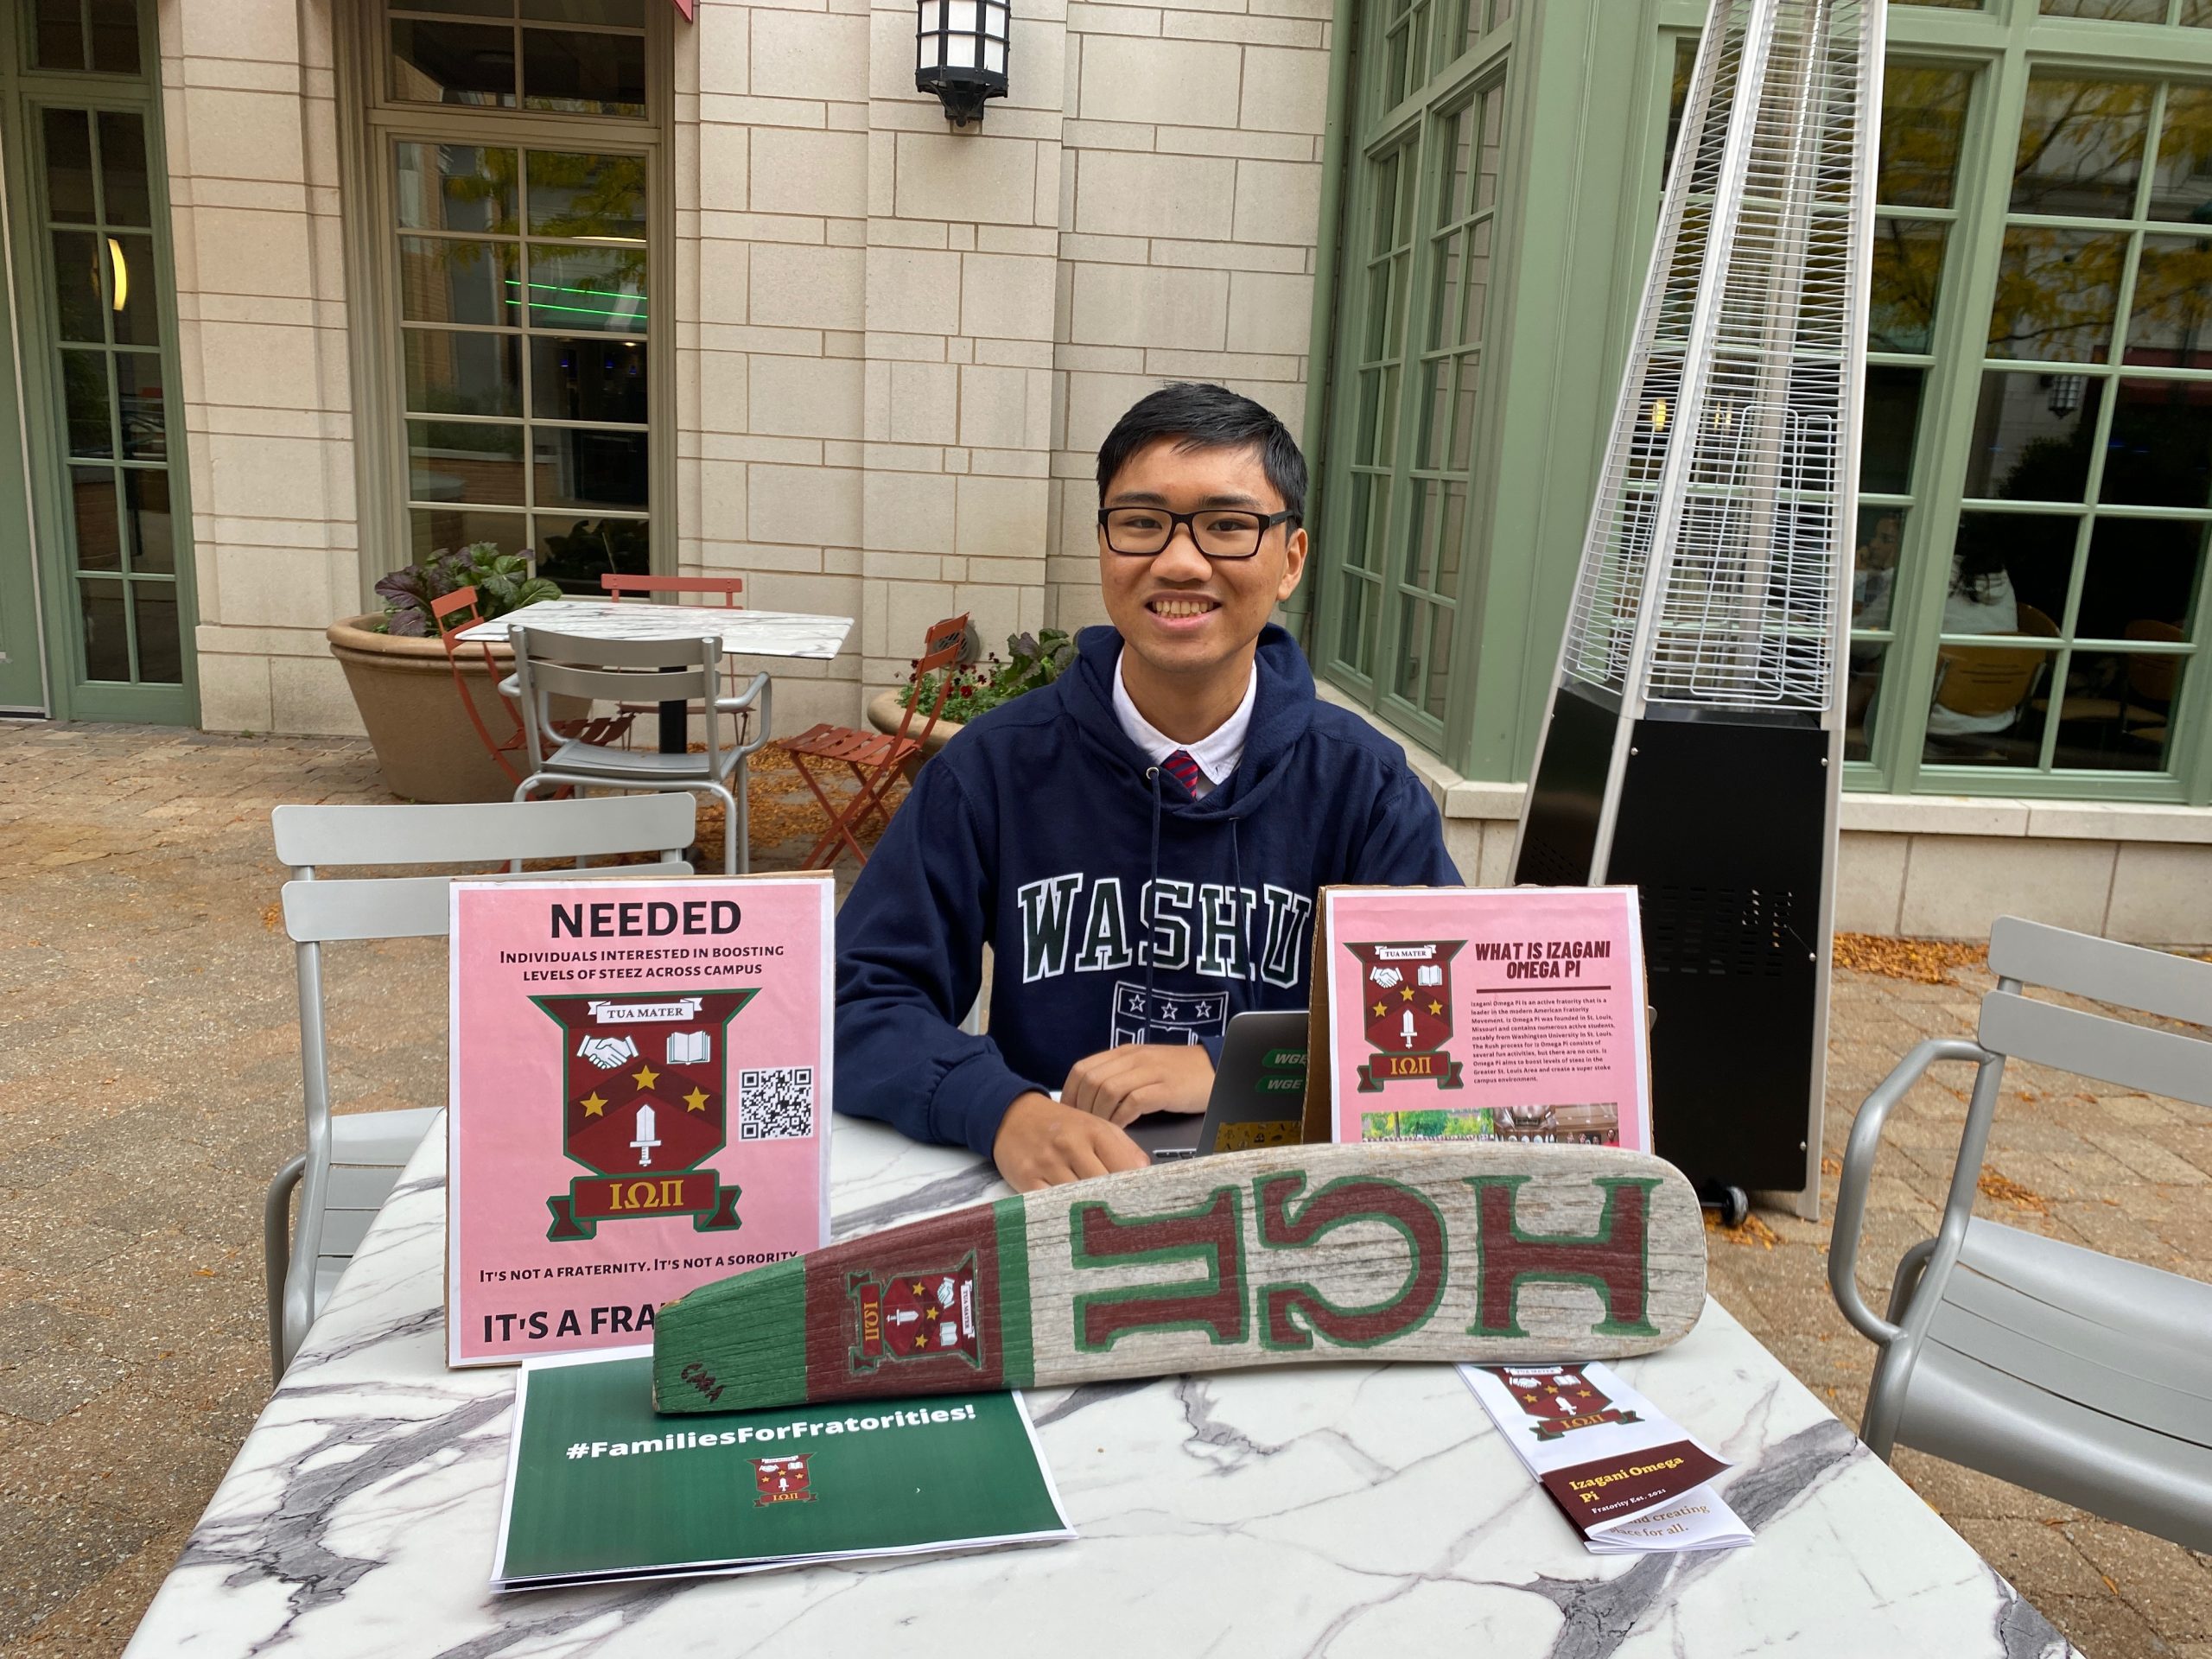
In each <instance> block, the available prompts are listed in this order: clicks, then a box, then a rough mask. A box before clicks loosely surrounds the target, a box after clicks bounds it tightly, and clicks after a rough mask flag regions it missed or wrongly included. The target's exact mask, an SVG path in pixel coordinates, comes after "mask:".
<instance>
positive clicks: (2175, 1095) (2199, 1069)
mask: <svg viewBox="0 0 2212 1659" xmlns="http://www.w3.org/2000/svg"><path fill="white" fill-rule="evenodd" d="M1989 968H1990V971H1991V972H1992V973H1993V974H1995V975H1996V976H1997V980H1998V986H1997V988H1996V989H1995V990H1993V991H1992V992H1990V993H1989V995H1986V996H1985V997H1984V998H1982V1001H1981V1028H1980V1033H1979V1034H1980V1042H1981V1046H1983V1047H1984V1048H1986V1049H1987V1050H1989V1051H1990V1052H1992V1053H1993V1054H2002V1055H2005V1056H2006V1057H2007V1058H2013V1059H2021V1060H2026V1061H2028V1062H2030V1063H2031V1064H2032V1065H2048V1066H2053V1067H2056V1069H2057V1070H2059V1071H2071V1072H2073V1073H2075V1075H2076V1076H2079V1077H2093V1078H2095V1079H2097V1080H2099V1081H2101V1082H2104V1083H2111V1084H2119V1085H2120V1086H2121V1087H2123V1088H2127V1089H2136V1090H2142V1091H2143V1092H2144V1093H2145V1094H2152V1095H2164V1096H2169V1097H2171V1098H2172V1099H2176V1100H2186V1101H2191V1102H2194V1103H2196V1104H2197V1105H2200V1106H2212V1041H2207V1040H2204V1039H2200V1038H2196V1037H2193V1036H2190V1035H2189V1034H2187V1033H2181V1032H2173V1031H2162V1030H2159V1029H2157V1028H2156V1027H2149V1026H2139V1025H2134V1024H2132V1023H2130V1022H2129V1021H2127V1020H2115V1019H2113V1018H2111V1017H2110V1016H2108V1015H2106V1014H2093V1013H2090V1012H2089V1011H2088V1010H2086V1009H2082V1008H2069V1007H2063V1006H2062V1005H2059V1004H2057V1003H2052V1002H2044V1001H2035V1000H2031V998H2029V997H2027V996H2025V995H2023V994H2022V993H2023V990H2024V988H2025V987H2026V986H2030V985H2035V986H2040V987H2043V988H2046V989H2049V990H2054V991H2061V992H2064V993H2067V994H2068V995H2074V996H2082V997H2088V998H2090V999H2091V1000H2093V1001H2098V1002H2104V1003H2108V1004H2111V1005H2113V1006H2114V1007H2120V1008H2125V1009H2129V1010H2133V1011H2134V1012H2136V1013H2139V1014H2154V1015H2158V1016H2159V1017H2161V1018H2164V1019H2167V1020H2186V1021H2188V1022H2190V1023H2191V1024H2195V1025H2198V1026H2204V1027H2212V963H2205V962H2195V961H2191V960H2190V959H2189V958H2187V957H2175V956H2169V955H2167V954H2166V953H2165V952H2164V951H2163V950H2145V949H2144V948H2143V947H2142V946H2140V945H2133V944H2119V943H2118V942H2116V941H2114V940H2112V939H2101V938H2094V937H2092V936H2090V935H2088V934H2084V933H2073V932H2069V931H2067V930H2066V929H2064V928H2063V927H2051V926H2050V925H2046V924H2044V923H2041V922H2031V921H2026V920H2024V919H2023V918H2020V917H2018V916H2001V917H1999V918H1998V919H1997V923H1996V925H1995V926H1993V928H1991V930H1990V933H1989Z"/></svg>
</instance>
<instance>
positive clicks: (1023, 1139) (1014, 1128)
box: [991, 1051, 1204, 1192]
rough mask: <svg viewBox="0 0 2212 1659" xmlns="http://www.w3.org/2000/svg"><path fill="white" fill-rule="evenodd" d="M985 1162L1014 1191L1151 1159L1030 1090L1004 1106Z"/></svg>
mask: <svg viewBox="0 0 2212 1659" xmlns="http://www.w3.org/2000/svg"><path fill="white" fill-rule="evenodd" d="M1200 1052H1201V1053H1202V1054H1203V1052H1204V1051H1200ZM991 1161H992V1162H994V1163H995V1164H996V1165H997V1166H999V1173H1000V1174H1001V1175H1003V1176H1005V1177H1006V1180H1007V1185H1009V1186H1011V1187H1013V1188H1014V1191H1015V1192H1035V1191H1036V1190H1037V1189H1038V1188H1039V1187H1040V1186H1058V1185H1060V1184H1061V1183H1062V1182H1063V1181H1081V1180H1088V1179H1090V1177H1091V1176H1093V1175H1106V1174H1110V1173H1113V1172H1114V1171H1116V1170H1117V1169H1145V1168H1148V1167H1149V1166H1151V1163H1152V1160H1151V1159H1149V1158H1147V1157H1146V1156H1145V1154H1144V1151H1143V1149H1142V1148H1141V1147H1139V1146H1138V1145H1137V1143H1136V1142H1135V1141H1132V1140H1130V1139H1129V1137H1128V1135H1124V1134H1122V1131H1121V1130H1119V1129H1117V1128H1115V1127H1114V1126H1113V1125H1112V1124H1111V1123H1109V1122H1106V1121H1105V1120H1104V1119H1103V1118H1099V1117H1093V1116H1090V1114H1089V1113H1087V1112H1078V1111H1077V1110H1076V1109H1074V1108H1073V1107H1071V1106H1063V1105H1061V1104H1060V1103H1058V1102H1057V1101H1055V1100H1052V1099H1051V1098H1050V1097H1048V1096H1044V1095H1039V1094H1036V1093H1030V1094H1026V1095H1017V1096H1015V1097H1014V1104H1013V1105H1011V1106H1009V1107H1007V1109H1006V1116H1005V1117H1004V1118H1003V1119H1001V1121H1000V1123H999V1134H998V1139H997V1140H995V1141H993V1142H992V1143H991Z"/></svg>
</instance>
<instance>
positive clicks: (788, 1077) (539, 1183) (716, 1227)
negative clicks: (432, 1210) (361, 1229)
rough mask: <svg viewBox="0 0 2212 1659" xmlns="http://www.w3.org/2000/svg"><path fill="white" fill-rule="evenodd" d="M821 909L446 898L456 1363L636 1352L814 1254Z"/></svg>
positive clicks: (822, 1234) (751, 889)
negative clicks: (714, 1288)
mask: <svg viewBox="0 0 2212 1659" xmlns="http://www.w3.org/2000/svg"><path fill="white" fill-rule="evenodd" d="M831 892H832V889H831V884H830V882H829V880H827V879H826V878H822V877H754V878H746V879H740V880H672V881H662V880H649V879H648V880H591V881H566V882H563V881H556V880H547V881H526V882H511V881H500V882H456V883H454V889H453V936H452V971H453V987H452V1014H453V1021H452V1033H453V1035H452V1056H453V1068H452V1091H451V1101H452V1110H453V1132H452V1135H451V1136H450V1144H451V1147H452V1152H451V1168H450V1179H451V1185H450V1191H449V1199H450V1202H449V1206H448V1217H449V1221H448V1287H447V1290H448V1294H447V1358H448V1363H453V1364H455V1365H468V1364H486V1363H501V1362H504V1361H510V1360H516V1359H520V1358H524V1357H527V1356H529V1355H532V1354H550V1353H561V1352H568V1351H575V1350H578V1349H584V1348H598V1347H606V1346H608V1345H610V1344H620V1343H625V1342H632V1343H633V1342H636V1341H637V1340H638V1339H639V1337H640V1336H641V1335H648V1336H649V1335H650V1334H651V1332H652V1319H653V1310H654V1308H655V1307H656V1306H658V1305H659V1304H660V1303H662V1302H664V1301H667V1300H671V1299H672V1298H674V1297H677V1296H680V1295H682V1294H683V1293H684V1292H685V1291H687V1290H690V1289H691V1288H692V1287H695V1286H697V1285H700V1284H703V1283H706V1282H707V1281H710V1280H715V1279H721V1278H726V1277H728V1275H729V1274H732V1273H734V1272H738V1271H741V1270H742V1269H744V1268H750V1267H755V1266H759V1265H760V1264H762V1263H765V1262H776V1261H781V1260H783V1259H784V1258H785V1257H786V1256H789V1255H796V1254H798V1253H799V1252H801V1251H804V1250H808V1249H814V1248H815V1247H816V1246H817V1245H819V1244H821V1243H823V1242H824V1241H825V1240H826V1239H827V1237H828V1187H829V1182H828V1174H829V1102H830V1092H829V1091H830V1033H829V1019H830V988H829V975H830V963H831V956H832V946H831V939H832V933H831V926H832V923H831V903H832V900H831Z"/></svg>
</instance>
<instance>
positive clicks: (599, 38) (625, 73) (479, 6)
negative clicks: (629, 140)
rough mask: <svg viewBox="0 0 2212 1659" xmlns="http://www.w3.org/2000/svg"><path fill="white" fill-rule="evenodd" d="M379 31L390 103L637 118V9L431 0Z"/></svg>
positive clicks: (630, 1)
mask: <svg viewBox="0 0 2212 1659" xmlns="http://www.w3.org/2000/svg"><path fill="white" fill-rule="evenodd" d="M387 27H388V29H389V30H390V35H389V45H390V51H391V60H390V73H391V80H390V83H389V86H388V87H387V89H386V91H387V95H388V96H389V97H390V98H391V99H392V100H393V101H394V102H395V103H401V104H456V105H466V106H469V107H473V108H477V109H495V110H516V109H520V110H550V111H560V112H563V113H565V114H571V115H616V116H632V117H643V116H644V114H645V34H644V31H643V29H642V26H641V23H640V20H639V0H429V3H425V4H422V5H407V6H400V5H395V6H394V7H393V8H392V9H391V16H390V17H389V19H388V20H387Z"/></svg>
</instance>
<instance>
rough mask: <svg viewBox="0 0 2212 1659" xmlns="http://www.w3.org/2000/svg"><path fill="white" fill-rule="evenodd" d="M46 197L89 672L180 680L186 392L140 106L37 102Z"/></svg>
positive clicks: (44, 227)
mask: <svg viewBox="0 0 2212 1659" xmlns="http://www.w3.org/2000/svg"><path fill="white" fill-rule="evenodd" d="M35 112H36V114H37V117H38V124H39V136H40V139H41V143H40V147H39V148H40V153H41V160H42V162H43V163H44V166H43V169H42V170H43V174H44V178H43V183H44V188H43V190H42V191H41V193H40V194H41V196H42V198H43V200H42V202H41V206H42V207H43V209H44V211H43V213H42V214H41V219H42V221H43V222H42V223H41V226H40V232H41V233H40V236H39V239H38V241H37V243H36V244H35V253H36V255H37V257H38V258H39V261H40V264H41V267H42V269H41V271H40V277H41V281H42V285H43V286H44V287H45V289H46V292H47V294H48V297H49V299H50V302H51V303H52V306H53V311H52V313H51V315H52V317H53V320H54V338H53V340H51V341H50V342H49V346H50V349H51V351H52V353H53V354H54V356H53V360H54V367H55V370H56V379H57V382H58V385H59V388H60V395H61V409H60V426H61V432H62V438H63V451H64V458H65V461H66V471H65V481H64V487H63V500H64V504H65V505H64V507H63V512H62V514H61V520H60V523H59V524H55V525H54V527H53V528H54V535H53V537H52V540H53V541H54V543H55V545H56V546H57V547H59V548H60V549H63V550H66V553H67V575H68V588H69V593H70V596H71V597H72V598H73V599H74V601H76V607H77V613H78V620H79V626H78V627H77V629H76V630H75V633H76V639H75V640H74V642H73V643H74V645H76V647H77V650H76V659H75V664H74V666H75V668H76V670H77V672H78V674H79V677H80V679H81V680H82V681H84V682H86V683H87V685H88V686H89V685H92V684H99V685H110V686H174V687H177V688H179V689H181V687H182V685H183V683H184V665H183V652H182V641H181V632H180V629H179V626H178V618H177V571H176V537H175V515H174V514H173V513H172V512H170V508H169V448H170V446H169V426H170V421H171V417H172V410H171V404H173V403H174V401H175V398H174V397H173V395H172V388H171V385H170V382H169V377H168V372H167V370H166V368H165V366H164V364H163V357H162V316H161V288H162V284H161V282H160V279H159V277H158V276H157V269H158V268H157V267H156V264H155V256H154V235H153V223H154V216H153V196H152V192H151V190H150V189H149V179H148V175H147V164H148V160H149V157H148V152H147V146H146V128H145V122H144V120H143V118H141V117H140V116H139V115H137V113H136V112H134V111H123V110H94V109H86V108H81V107H78V108H72V107H67V106H56V105H45V106H43V107H41V108H38V109H37V110H36V111H35Z"/></svg>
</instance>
